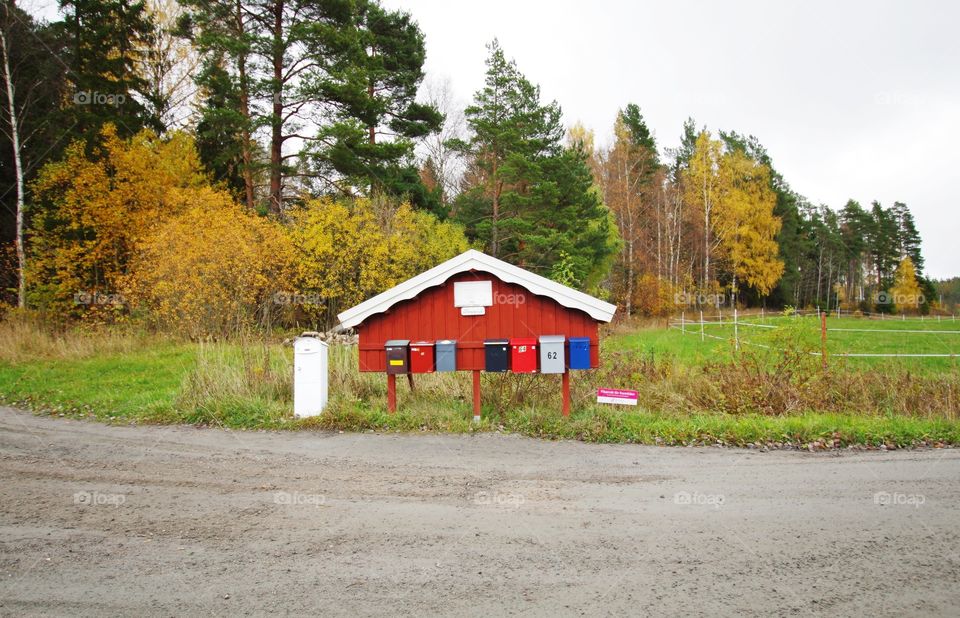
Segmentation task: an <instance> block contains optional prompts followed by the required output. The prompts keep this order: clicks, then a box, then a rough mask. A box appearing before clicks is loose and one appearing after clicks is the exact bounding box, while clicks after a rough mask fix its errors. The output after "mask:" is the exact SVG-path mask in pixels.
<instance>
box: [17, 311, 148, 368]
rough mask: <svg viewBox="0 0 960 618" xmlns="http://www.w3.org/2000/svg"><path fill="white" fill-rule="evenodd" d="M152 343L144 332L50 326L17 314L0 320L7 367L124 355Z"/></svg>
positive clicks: (37, 319) (31, 317) (26, 315)
mask: <svg viewBox="0 0 960 618" xmlns="http://www.w3.org/2000/svg"><path fill="white" fill-rule="evenodd" d="M155 344H156V339H154V338H151V337H150V336H149V335H147V334H146V333H143V332H138V331H132V330H129V331H128V330H123V329H119V328H117V327H113V328H95V327H90V328H80V327H62V326H53V325H49V324H44V323H43V322H42V321H41V320H40V318H38V317H36V316H32V315H29V314H24V313H17V312H11V313H9V314H8V315H7V316H5V318H4V319H3V320H0V362H6V363H10V364H17V363H25V362H30V361H36V360H72V359H81V358H92V357H95V356H109V355H116V354H125V353H129V352H131V351H133V350H136V349H138V348H141V347H143V346H145V345H155Z"/></svg>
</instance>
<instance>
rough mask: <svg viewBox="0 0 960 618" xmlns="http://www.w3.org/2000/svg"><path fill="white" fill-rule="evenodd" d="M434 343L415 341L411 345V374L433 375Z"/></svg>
mask: <svg viewBox="0 0 960 618" xmlns="http://www.w3.org/2000/svg"><path fill="white" fill-rule="evenodd" d="M433 371H434V362H433V342H432V341H414V342H413V343H411V344H410V372H411V373H433Z"/></svg>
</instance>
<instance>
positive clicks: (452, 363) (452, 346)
mask: <svg viewBox="0 0 960 618" xmlns="http://www.w3.org/2000/svg"><path fill="white" fill-rule="evenodd" d="M456 370H457V342H456V341H450V340H444V341H438V342H437V371H456Z"/></svg>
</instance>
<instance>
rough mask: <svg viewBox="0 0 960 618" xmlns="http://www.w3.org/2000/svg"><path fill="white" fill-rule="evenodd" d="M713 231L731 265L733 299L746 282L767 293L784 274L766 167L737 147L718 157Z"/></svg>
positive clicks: (772, 195)
mask: <svg viewBox="0 0 960 618" xmlns="http://www.w3.org/2000/svg"><path fill="white" fill-rule="evenodd" d="M718 179H719V181H718V183H717V184H718V187H717V199H716V203H715V207H714V213H713V214H714V216H713V231H714V234H715V236H716V238H717V240H718V248H719V251H720V254H721V256H722V257H723V258H724V260H725V261H726V262H727V264H728V266H729V272H730V275H731V278H732V283H731V286H730V289H731V292H732V293H733V302H736V294H737V285H738V284H739V283H744V284H746V285H749V286H750V287H752V288H754V289H755V290H757V291H758V292H759V293H760V294H761V295H767V294H769V293H770V291H771V290H773V287H774V286H775V285H776V284H777V282H778V281H779V280H780V277H781V275H783V270H784V264H783V260H781V259H780V258H779V252H780V249H779V246H778V245H777V240H776V238H777V233H778V232H779V231H780V226H781V225H782V221H781V220H780V218H779V217H777V216H776V215H774V214H773V211H774V207H775V206H776V202H777V198H776V195H775V194H774V192H773V190H772V189H771V188H770V170H769V168H767V166H765V165H763V164H761V163H757V162H756V161H754V160H753V159H751V158H750V157H748V156H747V155H746V154H744V153H743V152H740V151H739V150H733V151H730V152H727V153H724V154H723V156H722V157H721V158H720V167H719V173H718Z"/></svg>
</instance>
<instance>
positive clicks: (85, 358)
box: [0, 317, 960, 446]
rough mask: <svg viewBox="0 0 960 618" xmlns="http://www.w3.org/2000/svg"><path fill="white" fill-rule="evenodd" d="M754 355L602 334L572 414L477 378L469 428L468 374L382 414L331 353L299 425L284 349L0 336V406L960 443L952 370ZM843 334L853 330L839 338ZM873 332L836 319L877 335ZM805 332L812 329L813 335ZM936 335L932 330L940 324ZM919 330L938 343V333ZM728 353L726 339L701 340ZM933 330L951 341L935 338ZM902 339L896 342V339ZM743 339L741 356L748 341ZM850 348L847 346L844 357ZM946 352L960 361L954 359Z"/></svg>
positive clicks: (528, 383) (523, 429) (111, 416)
mask: <svg viewBox="0 0 960 618" xmlns="http://www.w3.org/2000/svg"><path fill="white" fill-rule="evenodd" d="M749 320H750V322H751V323H757V324H764V325H770V326H778V327H779V328H777V329H772V328H767V329H763V328H755V327H749V326H746V325H741V326H740V327H739V328H740V330H741V332H742V331H743V330H744V329H747V328H753V330H755V331H757V332H753V331H750V334H749V340H750V341H753V342H756V343H763V344H764V345H771V346H774V347H777V348H779V347H782V346H786V348H789V349H790V350H791V352H790V353H786V354H785V353H783V352H781V351H779V349H765V348H759V347H754V348H751V347H750V346H746V345H744V346H742V347H741V351H740V352H739V353H736V352H734V349H733V346H732V345H731V342H730V341H728V340H720V339H712V338H708V337H705V341H703V342H701V340H700V336H699V325H695V326H692V328H693V329H695V331H696V332H695V333H686V334H685V333H682V332H681V331H680V330H678V329H675V328H674V329H667V328H664V327H662V326H661V327H659V328H653V327H647V328H625V327H622V326H621V327H618V328H617V329H615V330H613V331H611V332H610V333H608V334H606V335H605V336H604V338H603V341H602V348H603V365H602V367H601V369H599V370H596V371H590V372H575V374H574V376H573V380H572V383H573V409H574V413H573V415H572V416H571V417H570V418H568V419H565V418H563V417H562V416H560V414H559V412H558V410H559V407H560V405H559V394H558V391H559V388H558V387H559V377H558V376H523V375H510V374H506V375H484V376H483V401H484V409H483V420H482V421H481V422H480V423H479V424H475V423H473V422H472V420H471V418H472V413H471V405H470V402H469V398H470V392H471V389H470V377H469V375H468V374H466V373H458V374H434V375H421V376H417V389H416V391H414V392H410V391H408V389H407V388H406V387H405V386H403V388H401V389H400V401H399V404H400V411H399V412H398V413H397V414H393V415H391V414H387V412H386V385H385V382H386V381H385V379H384V377H383V376H382V375H379V374H361V373H360V372H359V371H357V360H356V348H355V347H345V346H333V347H331V376H330V385H331V404H330V407H329V409H328V411H327V412H326V413H324V414H323V415H322V416H320V417H318V418H314V419H309V420H302V421H298V420H294V419H293V418H292V414H291V409H292V401H291V390H292V384H291V376H292V349H291V347H290V346H289V345H282V344H280V343H279V342H264V341H263V340H260V339H250V340H245V341H235V342H230V343H216V344H194V343H184V342H177V341H170V340H164V339H161V338H156V337H148V336H145V335H142V334H140V335H121V334H116V333H107V334H104V333H97V332H94V333H83V332H67V333H62V334H60V335H51V334H49V333H44V332H38V331H36V330H35V329H33V328H32V327H29V326H24V325H10V324H0V400H2V401H5V402H7V403H10V404H14V405H19V406H22V407H28V408H32V409H34V410H37V411H43V412H47V413H53V414H63V415H69V416H92V417H96V418H98V419H101V420H105V421H107V422H147V423H190V424H202V425H211V426H227V427H235V428H246V429H257V428H271V429H296V428H309V427H318V428H329V429H342V430H352V431H366V430H375V431H382V430H390V431H394V430H396V431H452V432H473V431H498V430H499V431H513V432H517V433H522V434H525V435H531V436H540V437H546V438H572V439H581V440H589V441H597V442H640V443H650V444H713V443H717V442H721V443H725V444H733V445H746V444H753V443H762V444H776V443H789V444H795V445H804V444H818V445H846V444H872V445H878V444H888V445H890V446H905V445H910V444H917V443H944V444H960V413H958V405H960V403H958V395H960V371H958V370H957V367H956V365H955V364H954V362H953V359H949V358H947V359H944V358H932V359H929V358H923V359H847V360H846V361H841V360H840V359H833V358H831V359H830V362H831V370H830V371H829V372H823V371H822V370H821V369H820V365H819V362H820V361H819V358H817V357H815V356H813V355H810V354H808V353H807V351H808V349H818V348H819V331H818V330H817V329H816V327H818V324H817V323H816V321H815V320H810V319H809V318H782V317H774V318H769V317H768V318H766V319H765V320H763V321H760V320H759V319H758V318H750V319H749ZM848 324H849V325H851V326H848ZM879 324H880V323H879V322H876V321H872V320H870V321H868V320H856V319H842V320H833V321H831V322H830V325H831V326H834V325H835V326H836V327H837V328H840V327H849V328H854V327H861V326H862V327H863V328H871V329H873V328H875V327H877V325H879ZM918 325H919V324H918V323H917V322H904V323H898V322H894V321H886V322H885V323H884V324H882V326H883V327H884V328H885V329H889V330H890V331H891V332H888V333H881V334H874V333H859V332H845V331H837V332H835V333H831V337H833V343H832V345H833V346H835V347H834V348H831V351H833V350H844V349H855V346H861V345H863V346H865V345H866V344H867V343H869V344H870V345H872V346H873V347H871V348H869V350H870V351H873V350H878V349H881V350H883V349H886V350H894V351H898V352H899V351H903V350H904V348H898V347H897V346H898V345H902V344H903V343H904V342H905V343H906V344H907V345H910V346H912V348H907V349H913V350H930V349H932V350H939V349H943V348H942V346H944V345H949V343H950V342H951V341H952V340H951V339H949V337H957V335H952V334H948V335H939V334H933V333H931V334H929V336H930V337H931V340H929V341H925V340H924V339H923V337H926V336H928V335H926V334H920V335H917V334H907V333H905V332H901V329H907V326H909V327H910V328H909V330H919V329H920V328H918ZM812 327H813V328H812ZM941 327H942V325H941ZM922 328H928V329H931V330H936V325H935V323H926V324H923V325H922ZM704 329H705V331H704V332H705V334H706V333H710V334H715V335H716V336H717V337H730V338H732V325H727V324H724V325H719V324H716V325H712V324H708V325H705V326H704ZM941 329H942V330H946V329H943V328H941ZM899 337H904V338H905V339H899ZM741 340H742V341H747V340H748V337H747V335H746V334H741ZM845 346H849V347H845ZM949 349H950V350H951V351H953V350H956V348H955V347H954V348H949ZM600 386H604V387H614V388H631V389H636V390H638V391H640V402H641V405H640V406H638V407H637V408H625V407H619V406H618V407H611V406H601V405H598V404H596V402H595V393H596V388H597V387H600Z"/></svg>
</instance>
